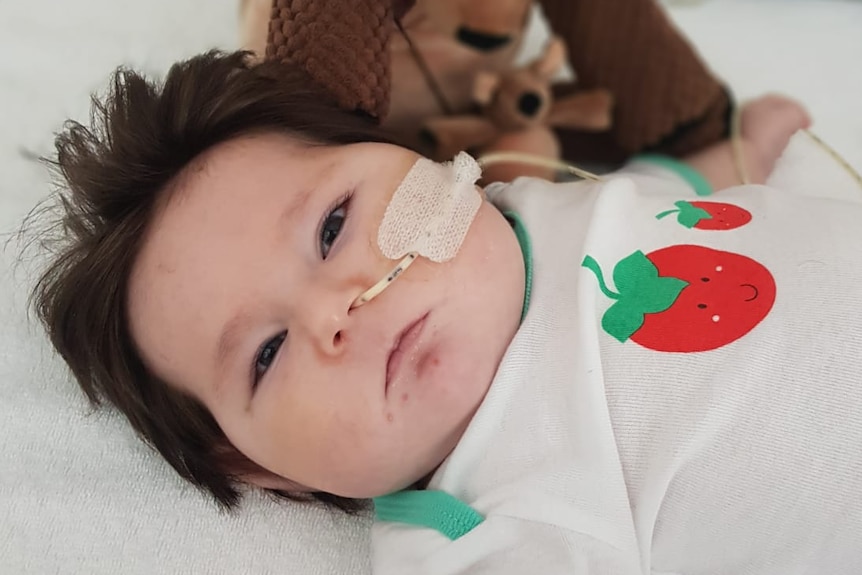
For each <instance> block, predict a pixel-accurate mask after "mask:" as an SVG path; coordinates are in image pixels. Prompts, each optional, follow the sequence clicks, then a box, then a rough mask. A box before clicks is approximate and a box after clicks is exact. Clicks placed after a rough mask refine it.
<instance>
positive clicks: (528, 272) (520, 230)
mask: <svg viewBox="0 0 862 575" xmlns="http://www.w3.org/2000/svg"><path fill="white" fill-rule="evenodd" d="M503 215H504V216H506V219H507V220H509V221H510V222H511V223H512V229H513V230H515V237H516V238H518V245H519V246H521V254H522V255H523V256H524V278H525V281H524V307H523V308H521V322H523V321H524V316H526V315H527V309H528V308H529V307H530V296H531V295H532V293H533V243H532V242H531V241H530V234H529V233H527V227H526V226H525V225H524V222H523V221H522V220H521V216H519V215H518V214H517V213H515V212H512V211H509V212H503Z"/></svg>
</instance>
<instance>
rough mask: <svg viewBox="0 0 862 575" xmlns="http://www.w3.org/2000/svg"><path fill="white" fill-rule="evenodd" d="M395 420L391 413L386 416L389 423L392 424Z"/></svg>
mask: <svg viewBox="0 0 862 575" xmlns="http://www.w3.org/2000/svg"><path fill="white" fill-rule="evenodd" d="M394 419H395V417H394V416H393V415H392V414H391V413H387V414H386V421H388V422H389V423H392V420H394Z"/></svg>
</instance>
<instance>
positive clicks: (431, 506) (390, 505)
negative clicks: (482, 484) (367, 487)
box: [374, 491, 485, 541]
mask: <svg viewBox="0 0 862 575" xmlns="http://www.w3.org/2000/svg"><path fill="white" fill-rule="evenodd" d="M374 513H375V515H376V516H377V519H379V520H381V521H391V522H394V523H406V524H408V525H416V526H419V527H428V528H430V529H434V530H435V531H439V532H440V533H442V534H443V535H445V536H446V537H448V538H449V539H450V540H452V541H455V540H456V539H458V538H459V537H461V536H463V535H466V534H467V533H469V532H470V531H472V530H473V528H475V527H476V526H478V525H479V524H480V523H482V521H484V520H485V518H484V517H482V516H481V515H480V514H479V513H478V512H477V511H476V510H475V509H473V508H472V507H470V506H469V505H467V504H466V503H463V502H462V501H460V500H458V499H457V498H455V497H453V496H452V495H449V494H448V493H446V492H445V491H398V492H396V493H391V494H389V495H384V496H382V497H375V498H374Z"/></svg>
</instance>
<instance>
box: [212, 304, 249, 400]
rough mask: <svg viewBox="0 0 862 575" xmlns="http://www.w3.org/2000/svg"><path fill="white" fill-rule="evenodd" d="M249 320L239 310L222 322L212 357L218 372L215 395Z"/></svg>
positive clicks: (246, 315) (243, 312)
mask: <svg viewBox="0 0 862 575" xmlns="http://www.w3.org/2000/svg"><path fill="white" fill-rule="evenodd" d="M251 321H252V318H251V316H250V315H249V314H248V313H246V312H245V311H243V310H240V311H239V312H237V313H236V314H235V315H234V316H233V317H231V318H230V319H229V320H228V321H227V322H225V324H224V328H223V329H222V332H221V335H220V336H219V339H218V344H217V345H216V348H215V357H214V362H215V366H216V373H217V374H218V375H217V377H216V385H215V392H216V394H217V395H218V394H220V393H221V386H222V383H223V382H224V380H225V378H224V377H223V375H224V372H225V370H226V368H227V367H228V366H229V365H232V364H233V361H231V360H232V359H233V358H234V356H235V355H236V348H237V346H238V344H239V342H240V340H241V339H242V336H243V334H245V333H246V332H247V331H248V329H249V324H250V323H251Z"/></svg>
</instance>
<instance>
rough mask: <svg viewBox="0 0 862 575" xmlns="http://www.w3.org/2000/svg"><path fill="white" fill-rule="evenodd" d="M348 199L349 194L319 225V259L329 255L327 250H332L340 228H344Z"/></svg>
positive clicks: (348, 204)
mask: <svg viewBox="0 0 862 575" xmlns="http://www.w3.org/2000/svg"><path fill="white" fill-rule="evenodd" d="M350 197H351V195H350V194H348V195H346V196H344V197H342V198H341V199H340V200H339V201H338V203H337V204H335V206H334V207H333V208H331V209H330V210H329V211H328V212H327V214H326V217H325V218H323V223H321V225H320V257H322V258H323V259H326V257H327V256H328V255H329V250H330V249H332V245H333V244H334V243H335V240H336V239H337V238H338V234H340V233H341V228H343V227H344V222H346V221H347V212H348V209H349V207H350Z"/></svg>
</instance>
